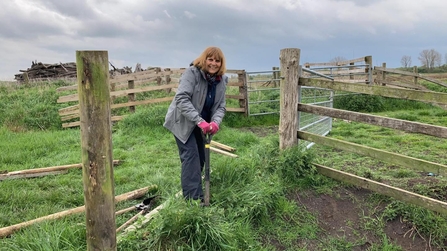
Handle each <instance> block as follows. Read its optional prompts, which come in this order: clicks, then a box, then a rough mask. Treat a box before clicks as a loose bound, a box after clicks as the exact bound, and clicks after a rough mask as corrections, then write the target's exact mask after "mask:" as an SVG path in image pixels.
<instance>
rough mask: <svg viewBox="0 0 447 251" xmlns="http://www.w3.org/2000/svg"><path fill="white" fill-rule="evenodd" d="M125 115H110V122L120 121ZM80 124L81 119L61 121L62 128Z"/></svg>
mask: <svg viewBox="0 0 447 251" xmlns="http://www.w3.org/2000/svg"><path fill="white" fill-rule="evenodd" d="M125 117H126V116H113V117H112V122H115V121H120V120H122V119H123V118H125ZM80 125H81V121H75V122H70V123H63V124H62V127H63V128H69V127H75V126H80Z"/></svg>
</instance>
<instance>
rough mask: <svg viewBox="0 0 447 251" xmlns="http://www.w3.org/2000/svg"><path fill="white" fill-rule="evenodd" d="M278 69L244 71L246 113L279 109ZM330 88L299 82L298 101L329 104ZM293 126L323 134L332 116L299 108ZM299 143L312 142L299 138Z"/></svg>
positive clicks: (273, 112)
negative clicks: (245, 75)
mask: <svg viewBox="0 0 447 251" xmlns="http://www.w3.org/2000/svg"><path fill="white" fill-rule="evenodd" d="M279 72H280V71H279V70H271V71H258V72H247V91H248V95H247V96H248V115H249V116H260V115H267V114H279V112H280V87H279V83H280V78H279ZM333 96H334V92H333V91H332V90H328V89H323V88H317V87H309V86H301V87H300V100H299V102H300V103H304V104H311V105H318V106H325V107H330V108H332V107H333ZM298 116H299V125H298V128H297V130H300V131H305V132H310V133H314V134H318V135H322V136H324V135H327V134H328V133H329V132H330V131H331V129H332V118H331V117H327V116H320V115H316V114H312V113H305V112H299V114H298ZM300 144H303V145H304V146H305V147H307V148H310V147H311V146H312V145H313V143H312V142H309V141H305V140H300Z"/></svg>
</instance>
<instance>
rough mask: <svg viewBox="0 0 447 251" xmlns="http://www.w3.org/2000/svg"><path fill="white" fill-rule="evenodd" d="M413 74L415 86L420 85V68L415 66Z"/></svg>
mask: <svg viewBox="0 0 447 251" xmlns="http://www.w3.org/2000/svg"><path fill="white" fill-rule="evenodd" d="M413 73H414V75H415V76H414V84H415V85H417V84H418V77H417V75H418V67H417V66H413Z"/></svg>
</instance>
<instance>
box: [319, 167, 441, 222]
mask: <svg viewBox="0 0 447 251" xmlns="http://www.w3.org/2000/svg"><path fill="white" fill-rule="evenodd" d="M313 165H314V166H315V167H316V168H317V170H318V172H319V173H321V174H322V175H325V176H327V177H330V178H333V179H335V180H339V181H342V182H345V183H348V184H352V185H355V186H358V187H362V188H365V189H368V190H371V191H374V192H376V193H378V194H382V195H386V196H389V197H392V198H394V199H397V200H399V201H403V202H406V203H410V204H413V205H417V206H420V207H423V208H426V209H429V210H432V211H435V212H438V213H442V214H444V215H447V203H446V202H443V201H439V200H435V199H432V198H429V197H426V196H422V195H420V194H417V193H412V192H409V191H406V190H404V189H400V188H397V187H393V186H389V185H386V184H383V183H380V182H377V181H374V180H370V179H367V178H363V177H359V176H356V175H353V174H350V173H346V172H343V171H339V170H336V169H332V168H329V167H325V166H322V165H318V164H313Z"/></svg>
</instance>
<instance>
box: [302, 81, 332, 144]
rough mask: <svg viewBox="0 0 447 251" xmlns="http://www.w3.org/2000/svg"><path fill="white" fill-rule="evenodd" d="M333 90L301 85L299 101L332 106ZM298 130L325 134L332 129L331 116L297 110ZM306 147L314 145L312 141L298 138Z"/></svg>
mask: <svg viewBox="0 0 447 251" xmlns="http://www.w3.org/2000/svg"><path fill="white" fill-rule="evenodd" d="M333 98H334V92H333V91H332V90H329V89H323V88H317V87H310V86H301V87H300V100H299V102H300V103H303V104H310V105H317V106H324V107H329V108H332V107H333ZM298 118H299V124H298V130H299V131H304V132H310V133H314V134H318V135H321V136H326V135H327V134H328V133H329V132H330V131H331V130H332V118H331V117H328V116H321V115H317V114H313V113H307V112H299V113H298ZM300 144H303V145H304V146H305V147H306V148H310V147H312V146H313V145H314V143H313V142H310V141H305V140H300Z"/></svg>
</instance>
